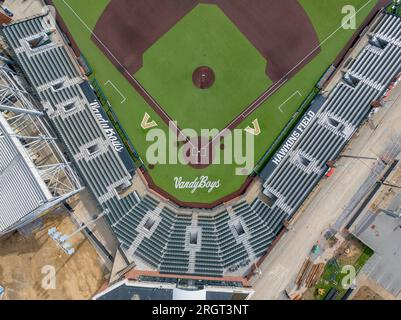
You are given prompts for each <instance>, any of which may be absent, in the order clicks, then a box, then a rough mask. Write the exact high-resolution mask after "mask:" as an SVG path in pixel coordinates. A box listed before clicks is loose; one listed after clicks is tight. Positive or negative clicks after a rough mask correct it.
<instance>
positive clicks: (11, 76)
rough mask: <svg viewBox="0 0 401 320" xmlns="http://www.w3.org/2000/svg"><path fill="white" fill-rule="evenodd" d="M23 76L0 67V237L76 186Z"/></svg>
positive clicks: (64, 196)
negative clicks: (24, 84) (25, 87)
mask: <svg viewBox="0 0 401 320" xmlns="http://www.w3.org/2000/svg"><path fill="white" fill-rule="evenodd" d="M21 80H22V79H21V78H19V77H17V75H16V74H15V73H14V72H13V71H12V70H11V69H9V68H8V67H7V66H6V65H1V66H0V235H1V234H2V233H6V232H8V231H11V230H13V229H14V228H17V227H21V226H22V225H23V224H24V223H27V222H30V221H32V220H33V219H34V218H35V217H37V216H38V215H39V214H40V213H42V212H44V211H46V210H47V209H49V208H51V207H52V206H54V205H55V204H57V203H59V202H61V201H63V200H64V199H66V198H68V197H69V196H71V195H73V194H74V193H76V192H77V191H78V190H79V189H80V184H79V181H78V180H77V177H76V176H75V174H74V172H73V171H72V169H71V168H70V167H69V166H68V164H67V163H66V160H65V159H64V157H63V155H62V153H61V151H60V150H59V148H58V146H57V145H56V142H55V139H54V138H53V137H52V136H51V134H50V133H49V131H48V128H47V127H46V125H45V122H44V119H41V117H42V115H43V114H42V113H41V112H40V111H39V110H38V109H37V108H36V106H35V105H34V102H33V99H32V97H31V96H30V95H29V94H28V93H27V92H26V91H25V89H24V87H23V86H22V84H21V83H22V81H21Z"/></svg>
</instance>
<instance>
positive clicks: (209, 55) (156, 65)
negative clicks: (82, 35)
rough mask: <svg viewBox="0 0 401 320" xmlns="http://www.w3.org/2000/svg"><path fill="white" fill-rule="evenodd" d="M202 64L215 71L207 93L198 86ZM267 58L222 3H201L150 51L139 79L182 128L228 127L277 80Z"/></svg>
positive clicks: (145, 57) (139, 73) (137, 74)
mask: <svg viewBox="0 0 401 320" xmlns="http://www.w3.org/2000/svg"><path fill="white" fill-rule="evenodd" d="M199 66H208V67H210V68H212V69H213V71H214V73H215V75H216V81H215V83H214V84H213V86H212V87H210V88H209V89H207V90H200V89H199V88H196V87H195V86H194V85H193V83H192V73H193V71H194V70H195V69H196V68H197V67H199ZM265 70H266V60H265V58H264V57H263V56H262V55H261V54H260V53H259V52H258V51H257V50H256V48H255V47H254V46H253V45H252V43H250V42H249V40H248V39H247V38H246V37H245V36H244V35H243V34H242V33H241V32H240V31H239V30H238V28H237V27H236V26H235V25H234V24H233V23H232V22H231V20H230V19H229V18H227V16H226V15H225V14H224V12H223V11H221V9H220V8H219V7H218V6H216V5H199V6H197V7H196V8H195V9H193V10H192V11H191V12H190V13H189V14H187V16H185V17H184V18H183V19H182V20H181V21H180V22H178V24H177V25H176V26H174V28H172V29H171V30H170V31H169V32H168V33H166V34H165V35H164V36H163V37H162V38H160V39H159V40H158V41H157V42H156V44H154V45H153V46H152V47H151V48H149V49H148V50H147V51H146V53H145V55H144V57H143V67H142V69H141V70H139V72H137V73H136V74H135V77H136V78H137V79H138V80H139V81H140V82H141V83H142V84H143V85H144V87H145V88H146V89H147V91H148V92H150V94H151V95H152V96H153V97H154V98H155V99H156V100H157V101H158V102H159V103H160V105H161V106H163V109H164V110H165V111H166V112H167V113H168V114H169V115H170V117H171V118H172V119H174V120H176V121H178V124H179V125H181V126H183V127H185V128H192V129H194V130H197V131H199V130H200V129H204V128H217V129H219V130H221V129H223V128H224V127H225V126H226V125H227V124H228V123H229V122H230V121H231V120H232V119H234V118H235V117H236V116H237V115H238V114H240V113H241V112H242V111H243V110H245V108H246V107H247V106H248V105H249V104H250V103H252V101H254V100H255V99H256V98H257V97H258V96H259V95H260V94H261V93H262V92H263V91H264V90H266V89H267V88H268V87H269V86H270V85H271V84H272V81H271V80H269V79H268V77H267V75H266V72H265Z"/></svg>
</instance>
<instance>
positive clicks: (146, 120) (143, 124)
mask: <svg viewBox="0 0 401 320" xmlns="http://www.w3.org/2000/svg"><path fill="white" fill-rule="evenodd" d="M149 120H150V115H149V114H148V113H147V112H145V115H144V116H143V119H142V122H141V127H142V129H145V130H147V129H150V128H154V127H157V123H156V121H154V120H152V121H149Z"/></svg>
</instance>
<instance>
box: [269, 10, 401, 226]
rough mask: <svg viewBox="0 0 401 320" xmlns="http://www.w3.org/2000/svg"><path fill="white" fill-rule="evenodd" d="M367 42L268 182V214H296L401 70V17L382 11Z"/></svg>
mask: <svg viewBox="0 0 401 320" xmlns="http://www.w3.org/2000/svg"><path fill="white" fill-rule="evenodd" d="M369 36H370V41H369V44H368V45H367V46H366V47H365V48H364V49H363V50H362V52H361V53H360V54H359V56H358V57H357V58H356V59H355V60H354V61H353V62H352V64H351V65H350V66H349V67H348V70H346V73H345V75H344V77H343V80H342V81H341V82H339V83H338V84H337V86H336V87H335V88H334V90H333V91H332V92H331V93H330V95H329V97H328V98H327V100H326V102H325V103H324V105H323V106H322V107H321V108H320V110H319V112H318V114H317V116H316V117H315V118H314V119H313V122H312V123H311V124H310V125H309V127H308V128H307V129H306V130H305V131H304V132H303V135H302V137H301V138H300V139H299V140H298V141H297V143H295V144H294V145H293V147H292V149H291V150H290V152H288V154H287V155H286V157H285V159H283V160H282V161H281V163H280V165H279V166H277V168H276V169H275V170H274V172H272V173H271V174H270V175H269V177H268V178H267V180H266V182H265V183H264V188H265V190H264V194H265V195H266V196H267V197H269V198H270V199H274V201H275V203H274V205H273V206H272V207H271V208H270V209H269V210H268V211H267V212H266V214H267V215H271V214H272V215H274V216H284V215H287V216H288V217H289V218H290V217H291V216H293V215H294V213H295V212H296V210H297V208H298V207H299V206H300V205H301V204H302V202H303V201H304V200H305V198H306V197H307V196H308V194H309V193H310V191H311V190H312V189H313V187H314V186H315V185H316V184H317V182H318V181H319V180H320V178H321V177H322V175H323V174H324V173H325V172H326V170H327V169H328V167H327V162H328V161H329V160H333V159H335V158H336V157H337V155H338V154H339V153H340V151H341V150H342V149H343V148H344V146H345V144H346V143H347V141H348V140H349V139H350V138H351V137H352V135H353V133H354V132H355V131H356V130H357V128H358V126H359V125H360V124H361V123H362V121H363V120H364V119H365V118H366V117H367V115H368V114H369V113H370V112H371V103H372V102H373V101H374V100H376V99H379V98H380V97H381V96H382V95H383V93H384V91H385V90H386V88H387V87H388V85H389V83H390V82H391V81H392V80H393V78H394V77H395V76H396V75H397V73H399V72H400V70H401V63H400V62H401V19H400V18H397V17H394V16H390V15H383V17H382V19H381V21H380V23H379V24H378V25H377V27H376V28H375V29H374V30H373V32H372V33H371V34H370V35H369Z"/></svg>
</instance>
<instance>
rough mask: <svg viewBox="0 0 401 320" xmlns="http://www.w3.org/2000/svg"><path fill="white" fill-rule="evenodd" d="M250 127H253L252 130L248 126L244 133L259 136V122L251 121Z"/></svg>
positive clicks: (256, 120)
mask: <svg viewBox="0 0 401 320" xmlns="http://www.w3.org/2000/svg"><path fill="white" fill-rule="evenodd" d="M252 125H253V128H251V127H250V126H248V127H246V128H245V131H246V132H248V133H250V134H253V135H254V136H258V135H260V133H261V132H262V131H261V130H260V126H259V120H258V119H255V120H253V122H252Z"/></svg>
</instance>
